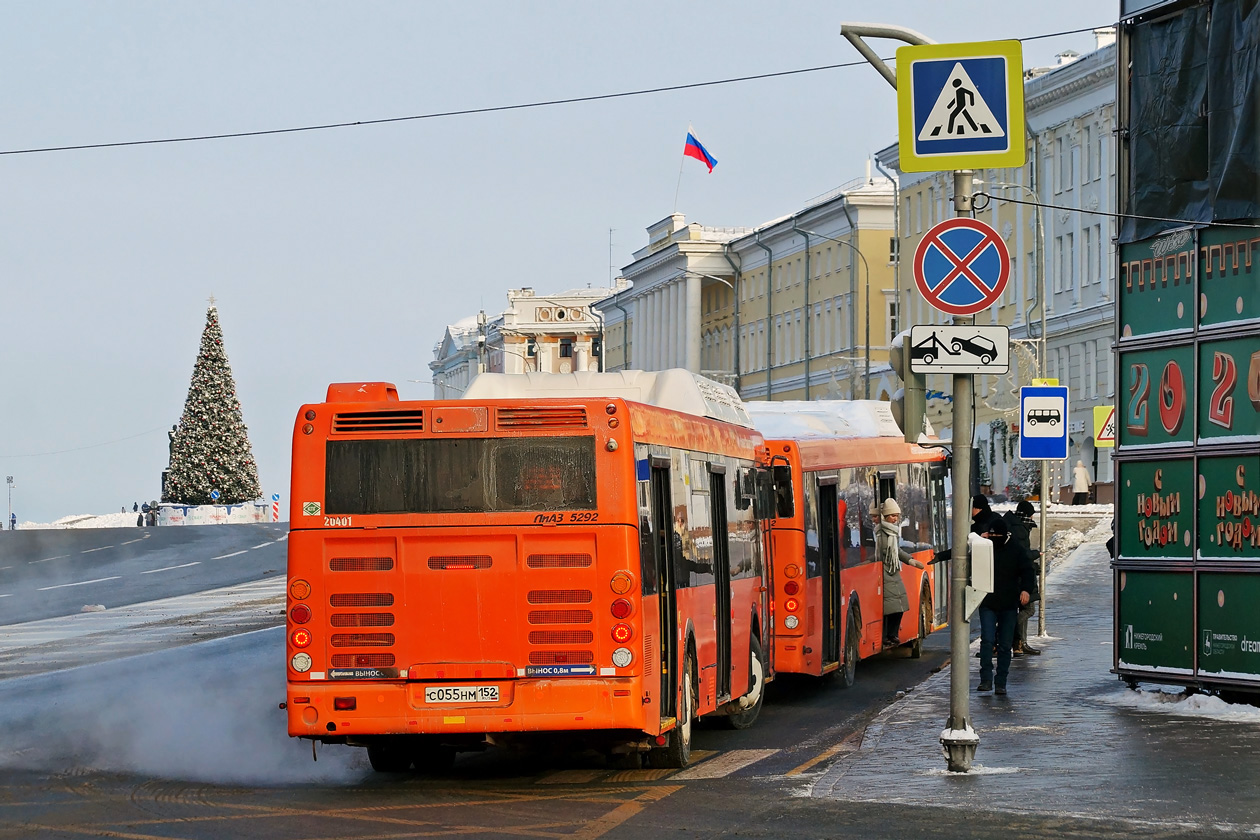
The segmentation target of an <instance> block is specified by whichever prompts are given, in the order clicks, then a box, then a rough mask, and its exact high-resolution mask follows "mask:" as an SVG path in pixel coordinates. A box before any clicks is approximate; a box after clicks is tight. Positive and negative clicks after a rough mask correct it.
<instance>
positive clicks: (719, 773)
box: [671, 749, 778, 780]
mask: <svg viewBox="0 0 1260 840" xmlns="http://www.w3.org/2000/svg"><path fill="white" fill-rule="evenodd" d="M777 752H778V750H777V749H776V750H731V751H730V752H726V753H723V754H722V755H720V756H718V757H717V758H711V759H709V760H708V761H706V762H704V763H703V764H701V765H699V766H697V767H692V768H691V769H689V770H684V771H682V772H681V773H675V774H674V775H673V776H672V777H671V778H673V779H679V780H682V779H721V778H724V777H726V776H729V775H730V774H732V773H734V772H735V771H736V770H742V769H743V768H745V767H747V766H748V765H750V764H755V763H756V762H758V761H761V760H762V759H763V758H769V757H770V756H772V755H774V754H775V753H777Z"/></svg>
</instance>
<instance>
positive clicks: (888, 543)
mask: <svg viewBox="0 0 1260 840" xmlns="http://www.w3.org/2000/svg"><path fill="white" fill-rule="evenodd" d="M879 514H880V523H879V529H878V530H877V531H876V532H875V547H876V552H877V553H878V555H879V559H880V561H881V562H882V563H883V564H884V647H896V646H897V645H899V644H901V640H900V634H901V616H902V615H903V614H904V613H905V611H906V610H908V609H910V596H909V595H908V594H907V593H906V584H905V582H904V581H903V580H902V579H901V566H902V564H903V563H908V564H910V565H911V566H914V567H915V568H918V569H923V568H926V567H925V566H924V565H923V564H922V563H920V562H919V561H918V560H915V559H914V558H913V557H912V556H910V553H909V552H908V551H906V550H905V549H903V548H902V547H901V506H900V505H898V504H897V500H896V499H884V501H883V503H882V504H881V505H880V506H879Z"/></svg>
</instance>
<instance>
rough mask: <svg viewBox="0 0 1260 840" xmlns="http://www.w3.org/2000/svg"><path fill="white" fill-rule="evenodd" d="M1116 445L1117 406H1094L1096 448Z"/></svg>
mask: <svg viewBox="0 0 1260 840" xmlns="http://www.w3.org/2000/svg"><path fill="white" fill-rule="evenodd" d="M1115 445H1116V407H1115V406H1114V405H1096V406H1094V448H1095V449H1104V448H1107V447H1111V448H1114V447H1115Z"/></svg>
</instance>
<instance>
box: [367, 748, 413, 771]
mask: <svg viewBox="0 0 1260 840" xmlns="http://www.w3.org/2000/svg"><path fill="white" fill-rule="evenodd" d="M367 752H368V763H369V764H371V765H372V769H373V770H375V771H376V772H377V773H406V772H407V771H408V770H410V769H411V754H410V753H408V752H406V751H404V750H400V749H398V748H397V747H395V746H393V745H391V744H372V745H370V746H369V747H368V748H367Z"/></svg>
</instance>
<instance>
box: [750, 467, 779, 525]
mask: <svg viewBox="0 0 1260 840" xmlns="http://www.w3.org/2000/svg"><path fill="white" fill-rule="evenodd" d="M754 501H755V503H756V512H757V518H758V519H774V479H773V478H771V476H770V470H767V469H761V468H759V469H758V470H757V497H756V499H755V500H754Z"/></svg>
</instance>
